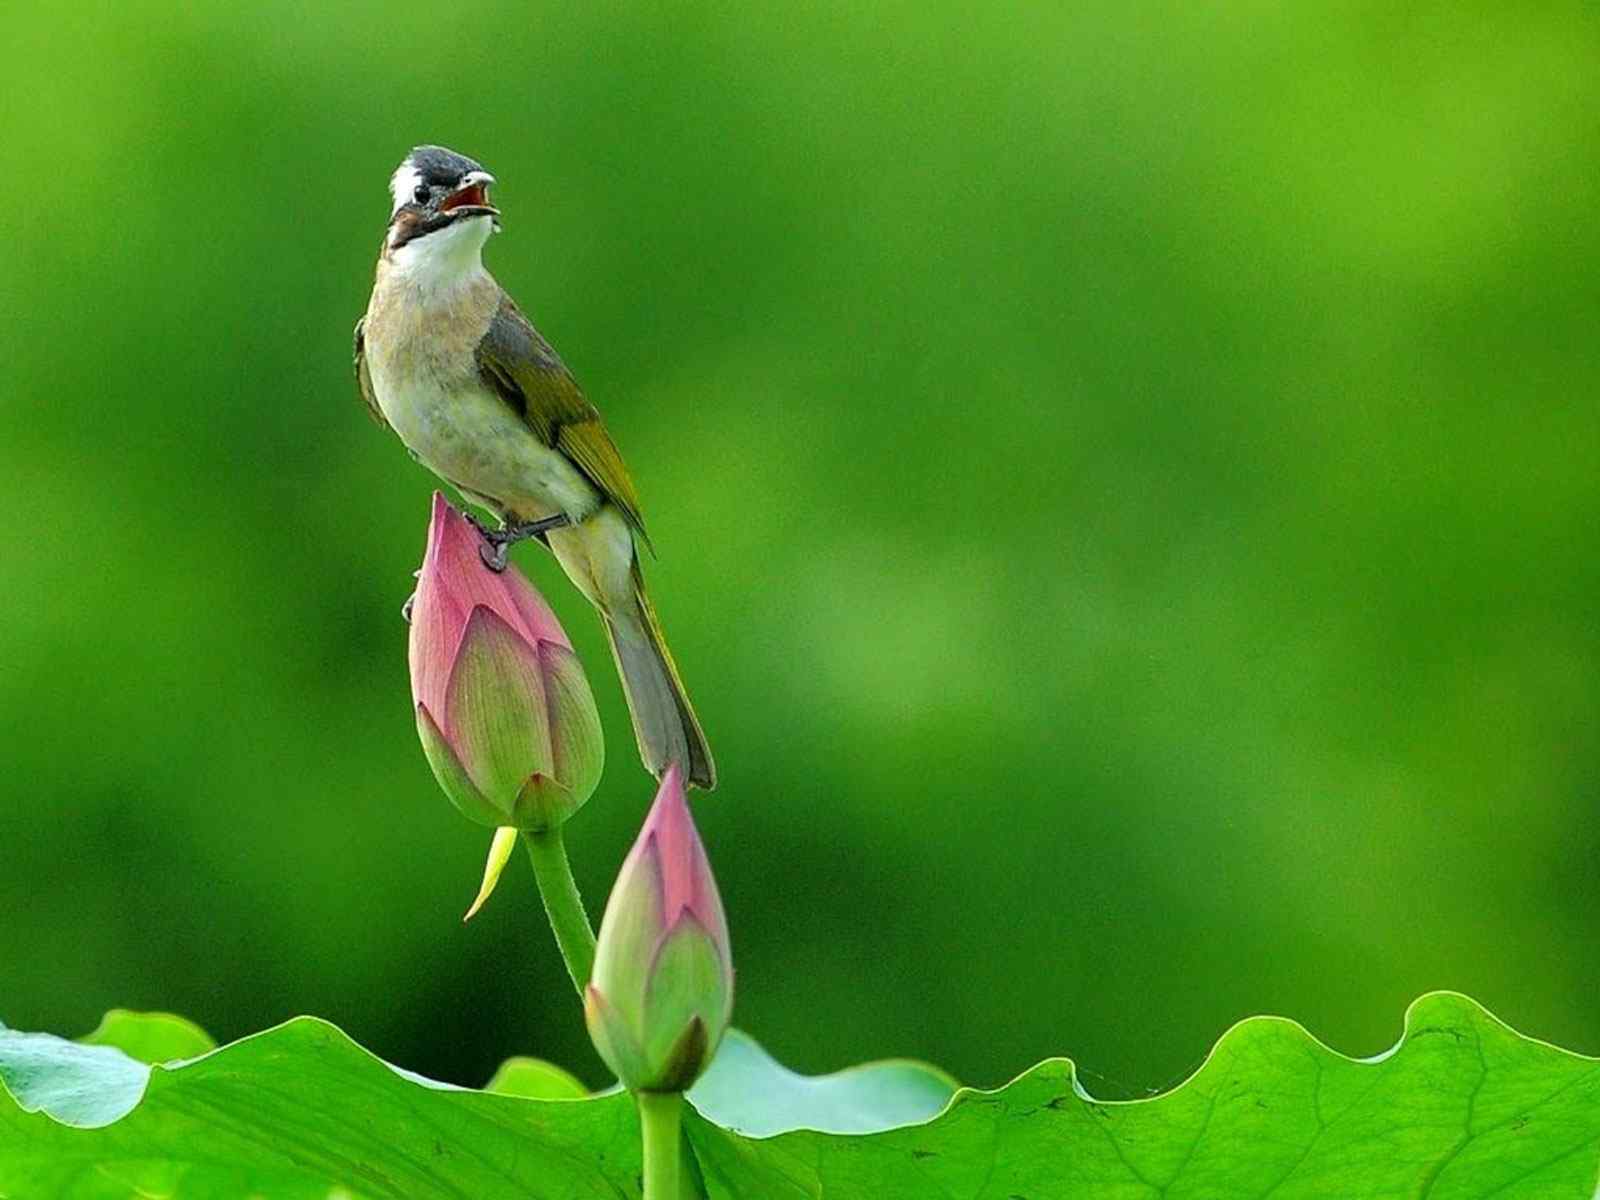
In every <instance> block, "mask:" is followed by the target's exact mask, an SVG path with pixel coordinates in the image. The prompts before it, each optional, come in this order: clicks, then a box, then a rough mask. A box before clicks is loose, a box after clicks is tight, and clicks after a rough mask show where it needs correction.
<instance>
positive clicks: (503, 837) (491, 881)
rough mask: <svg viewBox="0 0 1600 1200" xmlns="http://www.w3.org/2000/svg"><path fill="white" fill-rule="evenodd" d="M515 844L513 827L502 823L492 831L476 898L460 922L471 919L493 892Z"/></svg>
mask: <svg viewBox="0 0 1600 1200" xmlns="http://www.w3.org/2000/svg"><path fill="white" fill-rule="evenodd" d="M516 844H517V831H516V829H515V827H513V826H511V825H502V826H500V828H499V829H496V830H495V831H494V841H492V842H490V843H489V859H488V861H487V862H485V863H484V864H483V883H482V884H481V885H480V886H479V888H478V898H477V899H476V900H474V901H473V902H472V907H471V908H469V909H467V915H466V916H464V917H462V918H461V922H462V924H466V922H468V921H470V920H472V918H473V917H474V916H476V915H477V912H478V910H479V909H480V908H482V907H483V906H484V903H485V902H486V901H487V900H488V899H489V897H490V896H492V895H493V894H494V888H495V884H497V883H499V882H500V873H501V872H502V871H504V870H505V869H506V862H507V860H508V859H510V857H511V848H512V847H513V846H515V845H516Z"/></svg>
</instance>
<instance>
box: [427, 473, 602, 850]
mask: <svg viewBox="0 0 1600 1200" xmlns="http://www.w3.org/2000/svg"><path fill="white" fill-rule="evenodd" d="M482 540H483V539H482V538H481V537H480V536H479V534H478V531H477V530H475V529H474V528H473V527H472V526H471V524H469V523H468V521H467V520H466V518H465V517H463V516H462V515H461V514H460V513H459V512H457V511H456V510H455V509H454V508H452V507H451V506H450V505H449V504H448V503H446V502H445V499H444V497H443V496H441V495H439V494H438V493H435V494H434V497H433V519H432V522H431V524H430V525H429V527H428V552H427V555H426V557H424V558H423V560H422V570H421V572H420V573H419V574H418V577H417V596H416V603H415V604H414V605H413V606H412V610H411V695H412V698H413V699H414V700H415V701H416V706H417V731H418V733H419V734H420V735H421V738H422V749H423V752H424V753H425V754H426V755H427V756H428V763H429V765H430V766H432V767H433V773H434V776H435V778H437V779H438V781H439V786H440V787H442V788H443V789H444V791H445V794H446V795H448V796H449V797H450V799H451V801H453V802H454V804H455V806H456V807H457V808H459V809H460V810H461V811H462V812H463V813H465V814H466V815H467V816H468V817H470V818H472V819H473V820H474V821H478V822H480V823H482V824H484V825H493V826H496V827H512V828H516V829H523V830H534V831H537V830H543V829H550V828H553V827H554V826H557V825H560V824H561V823H562V822H563V821H565V820H566V819H567V818H568V817H570V816H571V815H572V814H573V813H574V812H576V811H577V810H578V809H579V808H581V807H582V806H583V803H584V802H585V801H586V800H588V798H589V796H590V795H591V794H592V793H593V791H594V789H595V785H596V784H598V783H599V781H600V768H601V765H602V763H603V761H604V743H603V741H602V740H601V734H600V716H599V713H597V712H596V711H595V704H594V695H593V694H592V693H591V692H590V691H589V681H588V679H587V678H586V677H585V676H584V673H583V668H582V667H581V666H580V665H579V663H578V659H577V657H576V655H574V654H573V653H572V643H571V642H569V641H568V640H567V635H566V633H565V632H564V631H563V630H562V628H561V625H560V623H559V622H558V621H557V620H556V617H555V614H554V613H553V612H551V611H550V606H549V605H548V604H546V603H545V601H544V597H542V596H540V595H539V593H538V592H536V591H535V590H534V588H533V585H532V584H530V583H529V582H528V581H527V579H526V578H524V577H523V576H522V575H521V574H520V573H518V571H517V570H516V569H515V568H514V567H508V568H507V569H506V570H505V571H504V572H501V573H499V574H496V573H495V572H494V571H491V570H489V568H488V567H486V566H484V564H483V559H482V558H481V557H480V556H479V546H480V545H481V544H482Z"/></svg>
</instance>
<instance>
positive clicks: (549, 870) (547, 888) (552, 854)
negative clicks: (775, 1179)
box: [522, 826, 667, 1195]
mask: <svg viewBox="0 0 1600 1200" xmlns="http://www.w3.org/2000/svg"><path fill="white" fill-rule="evenodd" d="M522 841H523V843H524V844H525V845H526V846H527V847H528V857H529V858H530V859H532V860H533V874H534V878H536V879H537V880H538V881H539V897H540V899H542V900H543V901H544V911H545V915H546V916H548V917H549V918H550V928H551V929H553V930H554V931H555V935H556V945H557V946H559V947H560V948H561V957H562V958H563V959H565V960H566V964H567V974H568V975H570V976H572V986H573V987H575V988H577V989H578V996H579V998H580V999H581V998H582V997H583V989H584V988H586V987H588V986H589V976H590V975H592V974H593V973H594V928H593V926H591V925H590V924H589V914H588V913H587V912H585V911H584V908H583V897H582V896H580V895H578V884H577V881H576V880H574V879H573V878H572V864H571V863H569V862H568V861H567V846H566V842H565V841H564V840H563V839H562V836H561V828H560V826H557V827H556V828H554V829H547V830H544V831H543V832H541V833H524V834H523V835H522ZM662 1194H663V1195H666V1194H667V1193H662Z"/></svg>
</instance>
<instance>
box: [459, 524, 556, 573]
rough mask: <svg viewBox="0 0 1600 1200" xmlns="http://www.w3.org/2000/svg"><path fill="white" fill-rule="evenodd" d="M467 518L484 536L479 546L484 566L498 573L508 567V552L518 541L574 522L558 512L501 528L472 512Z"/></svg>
mask: <svg viewBox="0 0 1600 1200" xmlns="http://www.w3.org/2000/svg"><path fill="white" fill-rule="evenodd" d="M467 520H469V521H471V522H472V524H473V526H474V527H475V528H476V529H477V530H478V532H479V533H480V534H481V535H482V536H483V545H481V546H479V547H478V557H480V558H482V559H483V565H484V566H486V567H488V568H489V570H491V571H493V572H494V573H495V574H497V575H498V574H499V573H500V572H501V571H504V570H505V569H506V553H507V551H509V550H510V548H511V547H512V546H514V545H515V544H516V543H518V542H525V541H527V540H528V539H529V538H535V537H538V536H539V535H540V534H542V533H548V532H549V531H550V530H552V529H560V528H561V527H562V526H564V525H570V524H572V522H571V520H570V519H569V518H568V517H567V514H566V513H557V514H556V515H555V516H553V517H544V518H541V519H540V520H537V521H508V522H506V523H505V524H504V525H502V526H501V527H500V528H499V529H490V528H489V527H488V526H486V525H485V524H484V523H483V522H482V521H480V520H478V518H477V517H475V516H473V515H472V514H471V513H468V514H467Z"/></svg>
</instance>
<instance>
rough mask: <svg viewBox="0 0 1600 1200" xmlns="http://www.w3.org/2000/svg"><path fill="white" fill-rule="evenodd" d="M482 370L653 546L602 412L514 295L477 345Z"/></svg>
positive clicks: (536, 433) (546, 441) (542, 437)
mask: <svg viewBox="0 0 1600 1200" xmlns="http://www.w3.org/2000/svg"><path fill="white" fill-rule="evenodd" d="M478 370H479V372H480V374H481V375H482V376H483V379H484V381H485V382H486V383H488V384H489V385H490V386H491V387H492V388H494V390H495V391H496V392H498V393H499V394H500V396H501V397H502V398H503V399H504V400H505V401H506V403H507V404H510V405H511V406H512V407H513V408H515V409H516V410H517V411H518V412H519V413H520V414H521V415H522V419H523V420H524V421H525V422H527V425H528V428H529V429H531V430H532V431H533V433H534V436H535V437H537V438H539V440H540V441H542V442H544V444H545V445H547V446H552V447H554V448H555V449H557V450H559V451H561V453H563V454H565V455H566V456H567V458H569V459H571V460H572V462H573V464H574V465H575V466H576V467H577V468H578V469H579V470H580V471H582V472H583V473H584V475H585V476H587V477H588V479H589V482H591V483H592V484H594V486H595V487H596V488H598V489H599V490H600V491H601V493H602V494H604V496H605V497H606V499H607V500H609V501H611V503H613V504H615V505H616V506H617V508H619V509H620V510H621V511H622V514H623V515H624V516H625V517H627V519H628V523H629V524H630V525H632V526H633V527H634V529H636V530H637V531H638V532H639V535H640V536H641V537H642V538H643V539H644V542H645V545H647V546H648V545H649V544H650V537H649V535H648V534H647V533H645V529H644V518H643V517H642V516H641V515H640V513H639V494H638V492H637V491H635V490H634V486H633V479H632V477H631V476H629V474H628V468H627V467H626V466H625V465H624V464H623V462H622V455H621V454H620V453H619V452H618V451H617V446H616V443H615V442H613V441H612V440H611V435H610V434H609V433H607V432H606V427H605V423H604V422H603V421H601V419H600V413H599V412H598V410H596V408H595V406H594V405H592V404H590V403H589V401H588V400H587V399H586V398H585V397H584V394H583V392H582V390H580V389H579V387H578V381H577V380H575V379H573V377H572V372H570V371H568V370H567V367H566V364H565V363H563V362H562V361H561V358H560V356H559V355H557V354H556V352H555V350H554V349H552V348H551V346H550V343H549V342H547V341H545V340H544V337H543V336H542V335H541V334H540V333H539V331H538V330H537V329H535V328H534V327H533V325H532V323H531V322H529V320H528V318H527V317H525V316H523V315H522V312H521V310H520V309H518V308H517V306H516V303H515V301H513V300H512V299H511V297H510V296H502V297H501V299H500V308H499V311H498V312H496V313H495V315H494V319H493V320H492V321H490V323H489V330H488V332H487V333H485V334H484V335H483V340H482V341H480V342H479V343H478Z"/></svg>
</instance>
